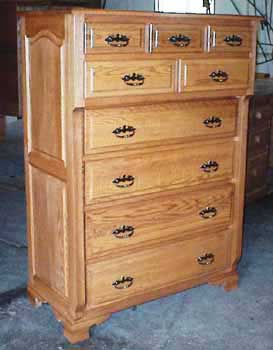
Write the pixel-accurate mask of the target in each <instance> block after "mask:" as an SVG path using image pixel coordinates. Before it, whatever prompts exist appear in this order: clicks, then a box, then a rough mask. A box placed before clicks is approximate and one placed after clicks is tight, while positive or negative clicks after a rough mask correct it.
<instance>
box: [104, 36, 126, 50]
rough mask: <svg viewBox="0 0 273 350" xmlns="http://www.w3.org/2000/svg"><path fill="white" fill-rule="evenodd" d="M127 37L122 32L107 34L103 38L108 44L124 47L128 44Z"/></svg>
mask: <svg viewBox="0 0 273 350" xmlns="http://www.w3.org/2000/svg"><path fill="white" fill-rule="evenodd" d="M129 40H130V39H129V38H128V37H127V36H126V35H123V34H116V35H113V34H112V35H109V36H108V37H107V38H105V41H106V42H107V44H108V45H110V46H113V47H125V46H127V45H128V44H129Z"/></svg>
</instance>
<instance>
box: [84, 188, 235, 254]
mask: <svg viewBox="0 0 273 350" xmlns="http://www.w3.org/2000/svg"><path fill="white" fill-rule="evenodd" d="M232 198H233V186H232V185H231V184H228V185H225V186H221V187H218V188H211V187H209V188H207V189H206V190H203V191H198V192H197V191H193V192H185V191H176V192H175V193H164V194H163V195H161V196H160V197H159V196H158V195H152V196H149V197H148V198H147V197H141V198H139V199H138V200H136V201H135V202H134V203H131V202H124V201H123V200H120V201H117V202H116V203H115V205H111V206H109V205H108V206H107V205H105V204H104V203H103V204H101V205H99V206H91V207H90V208H88V209H87V211H86V214H85V229H86V256H87V259H88V258H92V256H93V255H94V254H99V253H105V252H111V254H113V253H116V254H118V252H119V251H120V250H121V249H123V248H126V249H127V248H129V247H131V248H132V247H135V246H136V245H139V244H143V243H147V242H151V241H158V240H160V242H163V241H164V240H166V239H170V238H171V237H172V238H173V237H180V238H181V237H183V236H185V235H186V234H189V233H190V234H192V233H195V232H196V231H198V232H200V230H202V231H213V230H214V229H215V227H216V226H217V225H218V226H219V225H228V224H229V223H230V220H231V208H232Z"/></svg>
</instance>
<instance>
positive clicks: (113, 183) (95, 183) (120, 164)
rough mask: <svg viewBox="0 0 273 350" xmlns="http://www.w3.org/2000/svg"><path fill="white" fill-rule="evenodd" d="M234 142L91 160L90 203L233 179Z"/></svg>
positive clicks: (88, 167) (88, 165)
mask: <svg viewBox="0 0 273 350" xmlns="http://www.w3.org/2000/svg"><path fill="white" fill-rule="evenodd" d="M232 155H233V142H232V141H227V142H224V143H217V144H210V145H204V144H198V145H194V146H192V145H187V146H180V147H179V148H176V149H170V150H168V151H166V150H165V151H161V152H152V153H146V154H141V155H134V156H128V155H124V156H123V157H120V158H111V159H105V160H97V161H89V162H87V163H86V168H85V176H86V178H85V185H86V188H85V190H86V195H85V199H86V203H87V204H90V203H91V202H92V200H94V199H99V198H104V197H106V198H107V197H115V198H119V197H125V196H127V197H128V196H129V197H130V196H132V195H139V194H143V193H147V192H148V193H149V192H158V191H162V190H167V189H170V188H179V187H186V186H191V185H197V184H203V183H209V182H212V181H215V180H226V179H227V180H229V179H230V178H231V176H232Z"/></svg>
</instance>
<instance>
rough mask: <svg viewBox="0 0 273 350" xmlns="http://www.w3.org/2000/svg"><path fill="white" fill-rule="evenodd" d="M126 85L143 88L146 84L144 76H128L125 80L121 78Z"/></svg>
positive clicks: (125, 76)
mask: <svg viewBox="0 0 273 350" xmlns="http://www.w3.org/2000/svg"><path fill="white" fill-rule="evenodd" d="M121 79H122V80H123V81H124V83H125V84H126V85H129V86H141V85H143V84H144V80H145V78H144V76H143V75H142V74H136V73H133V74H131V75H130V74H126V75H124V77H123V78H121Z"/></svg>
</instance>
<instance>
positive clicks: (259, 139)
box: [248, 129, 270, 155]
mask: <svg viewBox="0 0 273 350" xmlns="http://www.w3.org/2000/svg"><path fill="white" fill-rule="evenodd" d="M269 145H270V129H265V130H262V131H257V132H255V130H253V131H252V132H251V133H250V134H249V137H248V153H249V154H251V155H254V154H259V153H264V152H267V151H268V149H269Z"/></svg>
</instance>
